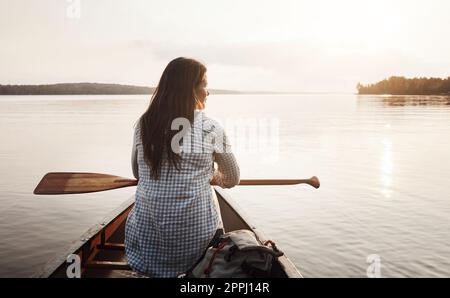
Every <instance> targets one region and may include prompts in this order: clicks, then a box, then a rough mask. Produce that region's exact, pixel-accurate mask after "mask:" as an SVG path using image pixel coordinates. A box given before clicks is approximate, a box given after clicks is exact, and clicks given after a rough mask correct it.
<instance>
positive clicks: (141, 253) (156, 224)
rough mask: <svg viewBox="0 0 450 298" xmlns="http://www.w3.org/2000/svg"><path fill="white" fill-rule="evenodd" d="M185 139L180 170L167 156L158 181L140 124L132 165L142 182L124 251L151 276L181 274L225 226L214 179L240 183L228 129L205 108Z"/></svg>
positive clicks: (135, 266) (136, 267)
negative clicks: (147, 158) (145, 150)
mask: <svg viewBox="0 0 450 298" xmlns="http://www.w3.org/2000/svg"><path fill="white" fill-rule="evenodd" d="M192 128H194V129H192ZM186 137H190V138H186ZM222 141H223V144H222ZM180 143H181V146H180V148H181V150H182V152H181V162H180V171H178V170H176V169H174V168H173V167H170V166H169V165H168V162H167V161H166V160H165V161H164V162H163V164H162V167H161V172H160V179H159V180H154V179H153V178H151V176H150V168H149V166H148V164H147V163H146V162H145V161H144V155H143V146H142V142H141V138H140V128H139V125H137V126H136V129H135V135H134V144H133V151H132V165H133V173H134V175H135V177H136V178H138V179H139V183H138V186H137V189H136V195H135V198H136V203H135V206H134V208H133V210H132V211H131V212H130V214H129V215H128V219H127V223H126V229H125V251H126V255H127V259H128V263H129V264H130V266H131V268H132V269H133V270H135V271H137V272H140V273H142V274H145V275H148V276H151V277H176V276H177V275H179V274H181V273H184V272H186V271H187V270H188V269H189V268H190V267H191V266H192V265H193V264H194V263H195V262H196V261H198V259H199V258H200V257H201V256H202V254H203V252H204V251H205V249H206V248H207V245H208V243H209V242H210V241H211V239H212V238H213V236H214V234H215V232H216V230H217V229H218V228H220V225H221V218H220V211H219V209H218V204H217V198H216V197H215V193H214V190H213V188H212V187H211V185H210V181H211V179H212V178H213V177H214V179H215V181H216V182H217V183H218V185H219V186H221V187H224V188H230V187H233V186H235V185H237V184H238V183H239V166H238V164H237V162H236V159H235V157H234V155H233V153H232V152H231V147H230V144H229V143H228V139H227V137H226V135H225V132H224V130H223V128H222V126H221V125H220V124H219V123H218V122H217V121H215V120H213V119H211V118H209V117H207V116H206V115H205V113H204V112H203V111H198V110H196V111H195V116H194V123H193V127H190V131H189V132H188V133H187V134H185V138H183V139H182V141H181V142H180ZM222 145H223V146H222ZM189 148H190V149H191V150H189ZM199 150H200V151H199ZM214 162H216V163H217V165H218V169H214Z"/></svg>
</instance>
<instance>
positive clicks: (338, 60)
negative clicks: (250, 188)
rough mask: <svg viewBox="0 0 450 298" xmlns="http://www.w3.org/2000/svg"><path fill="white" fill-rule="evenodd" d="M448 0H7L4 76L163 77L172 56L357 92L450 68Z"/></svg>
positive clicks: (253, 76)
mask: <svg viewBox="0 0 450 298" xmlns="http://www.w3.org/2000/svg"><path fill="white" fill-rule="evenodd" d="M449 36H450V1H448V0H374V1H372V0H339V1H336V0H327V1H325V0H304V1H299V0H297V1H295V0H276V1H275V0H274V1H264V0H239V1H234V0H222V1H221V0H189V1H182V0H178V1H170V0H162V1H156V0H155V1H149V0H0V41H1V43H0V84H7V83H14V84H16V83H20V84H25V83H33V84H34V83H56V82H86V81H89V82H108V83H109V82H114V83H125V84H139V85H150V86H154V85H156V84H157V82H158V80H159V77H160V75H161V73H162V71H163V69H164V67H165V66H166V65H167V63H168V62H169V61H170V60H172V59H173V58H175V57H178V56H188V57H193V58H196V59H198V60H200V61H202V62H204V63H205V64H206V65H207V67H208V79H209V85H210V87H211V88H220V89H239V90H274V91H349V92H353V91H355V85H356V83H357V82H358V81H360V82H363V83H366V82H372V81H377V80H380V79H383V78H385V77H388V76H390V75H404V76H439V77H447V76H450V38H449Z"/></svg>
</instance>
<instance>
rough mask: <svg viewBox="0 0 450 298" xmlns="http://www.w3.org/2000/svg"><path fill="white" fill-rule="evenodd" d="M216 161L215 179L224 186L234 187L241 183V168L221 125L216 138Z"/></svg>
mask: <svg viewBox="0 0 450 298" xmlns="http://www.w3.org/2000/svg"><path fill="white" fill-rule="evenodd" d="M214 161H215V162H216V163H217V166H218V168H217V169H215V170H214V174H213V179H214V180H215V182H216V183H217V185H218V186H220V187H222V188H232V187H234V186H236V185H238V184H239V181H240V169H239V165H238V163H237V160H236V157H235V156H234V154H233V152H232V150H231V144H230V143H229V140H228V137H227V135H226V133H225V131H224V130H223V129H222V128H221V127H220V128H218V129H217V130H216V134H215V138H214Z"/></svg>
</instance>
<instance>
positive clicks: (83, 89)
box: [0, 83, 155, 95]
mask: <svg viewBox="0 0 450 298" xmlns="http://www.w3.org/2000/svg"><path fill="white" fill-rule="evenodd" d="M154 90H155V88H151V87H141V86H131V85H120V84H98V83H68V84H52V85H0V95H71V94H75V95H85V94H98V95H103V94H152V93H153V91H154Z"/></svg>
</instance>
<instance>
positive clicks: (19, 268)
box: [0, 94, 450, 277]
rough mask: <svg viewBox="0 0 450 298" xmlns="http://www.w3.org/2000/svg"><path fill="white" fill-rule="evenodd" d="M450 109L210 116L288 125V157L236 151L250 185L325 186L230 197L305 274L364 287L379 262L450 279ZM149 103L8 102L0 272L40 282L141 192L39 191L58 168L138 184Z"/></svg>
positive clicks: (396, 101) (259, 106)
mask: <svg viewBox="0 0 450 298" xmlns="http://www.w3.org/2000/svg"><path fill="white" fill-rule="evenodd" d="M448 101H449V99H448V97H439V96H437V97H436V96H431V97H430V96H425V97H411V96H389V97H386V96H356V95H351V94H327V95H323V94H321V95H319V94H318V95H314V94H307V95H214V96H210V99H209V100H208V106H207V113H208V114H210V115H211V116H214V117H216V118H219V119H221V120H225V119H228V118H232V119H238V118H246V119H248V118H251V119H276V120H277V123H279V133H278V136H279V143H278V148H279V150H278V151H279V158H277V159H268V158H267V156H264V150H261V151H258V152H257V153H249V152H237V159H238V162H239V164H240V168H241V177H242V178H243V179H244V178H280V179H281V178H288V179H289V178H307V177H310V176H312V175H317V176H318V177H319V178H320V179H321V182H322V186H321V188H320V189H318V190H316V189H313V188H311V187H307V186H305V185H299V186H277V187H269V186H267V187H265V186H261V187H260V186H258V187H236V188H234V189H231V190H229V192H230V194H231V195H232V197H233V198H234V199H235V201H236V203H238V204H239V205H240V206H241V207H242V209H243V210H244V211H245V213H246V214H247V215H249V216H250V218H251V219H252V220H253V221H254V223H255V225H256V226H258V227H259V228H260V230H261V231H263V232H264V233H265V234H266V235H268V236H269V237H270V238H272V239H273V240H275V241H276V242H277V243H278V245H279V246H280V248H282V249H283V250H284V252H285V253H286V254H287V255H288V256H289V257H290V258H291V260H292V261H293V262H294V263H295V264H296V265H297V266H298V267H299V268H300V270H301V271H302V273H303V274H304V275H305V276H306V277H347V276H350V277H364V276H366V272H367V268H368V266H369V265H370V264H368V263H367V259H368V256H371V255H377V256H380V261H381V276H385V277H387V276H393V277H403V276H417V277H423V276H450V229H449V228H448V227H449V226H450V203H449V197H450V183H449V177H450V138H449V137H448V136H449V135H450V106H449V105H448ZM274 102H276V103H277V104H276V105H274V104H273V103H274ZM147 103H148V96H82V97H80V96H62V97H60V96H30V97H26V96H24V97H0V140H1V143H0V158H1V163H0V203H1V204H0V239H2V241H1V242H0V276H28V275H30V274H32V273H33V272H35V271H36V270H38V269H39V268H40V266H42V265H43V264H44V263H45V261H47V260H49V259H50V258H51V257H53V256H54V255H57V254H61V252H62V251H64V249H65V248H66V247H67V246H68V245H69V244H70V243H71V242H72V241H73V240H75V239H77V238H78V237H80V235H81V234H82V233H83V232H85V231H86V230H87V229H88V228H89V227H91V226H92V225H93V224H95V223H98V222H99V221H100V220H101V219H102V218H103V217H104V216H105V215H106V214H107V213H108V212H109V211H111V210H113V209H115V208H116V207H117V206H118V205H119V204H120V203H121V202H122V201H124V200H126V199H127V198H128V197H129V196H130V195H131V194H132V193H133V191H134V188H125V189H119V190H114V191H108V192H102V193H92V194H85V195H84V194H83V195H68V196H40V197H36V196H33V195H32V191H33V189H34V187H35V186H36V183H37V182H38V181H39V179H40V178H41V177H42V175H43V174H45V173H46V172H49V171H89V172H100V173H111V174H114V175H118V176H123V177H131V176H132V174H131V167H130V150H131V142H132V131H133V125H134V123H135V121H136V119H137V117H138V116H139V115H140V114H141V113H142V112H143V111H144V109H145V108H146V107H147ZM418 103H420V104H418ZM424 103H426V104H424ZM236 107H239V109H236ZM229 133H230V134H232V132H231V131H229ZM249 138H252V136H249Z"/></svg>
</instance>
